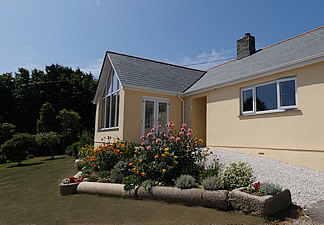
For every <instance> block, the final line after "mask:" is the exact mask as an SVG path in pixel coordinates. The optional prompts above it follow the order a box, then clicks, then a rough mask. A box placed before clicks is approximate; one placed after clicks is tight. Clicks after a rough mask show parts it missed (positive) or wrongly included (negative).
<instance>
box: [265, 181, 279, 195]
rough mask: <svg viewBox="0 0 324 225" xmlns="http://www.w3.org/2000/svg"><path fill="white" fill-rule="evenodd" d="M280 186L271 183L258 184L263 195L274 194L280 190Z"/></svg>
mask: <svg viewBox="0 0 324 225" xmlns="http://www.w3.org/2000/svg"><path fill="white" fill-rule="evenodd" d="M281 189H282V187H280V186H279V185H278V184H273V183H262V184H261V185H260V192H261V193H263V194H265V195H276V194H278V193H280V192H281Z"/></svg>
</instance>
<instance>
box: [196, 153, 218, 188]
mask: <svg viewBox="0 0 324 225" xmlns="http://www.w3.org/2000/svg"><path fill="white" fill-rule="evenodd" d="M208 151H209V147H207V152H208ZM209 153H210V155H209V157H208V158H205V159H204V160H203V162H202V168H201V170H200V173H199V180H198V182H199V183H201V182H202V180H204V179H205V178H206V177H213V176H218V175H219V172H220V169H221V165H220V163H219V158H218V157H217V155H214V154H213V152H209Z"/></svg>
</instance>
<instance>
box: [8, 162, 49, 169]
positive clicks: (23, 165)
mask: <svg viewBox="0 0 324 225" xmlns="http://www.w3.org/2000/svg"><path fill="white" fill-rule="evenodd" d="M39 164H43V163H42V162H37V163H28V164H23V163H21V164H16V165H13V166H8V167H7V168H15V167H26V166H35V165H39Z"/></svg>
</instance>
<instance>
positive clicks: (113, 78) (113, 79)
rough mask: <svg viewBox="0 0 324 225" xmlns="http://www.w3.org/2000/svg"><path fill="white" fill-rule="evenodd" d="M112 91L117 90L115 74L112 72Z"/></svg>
mask: <svg viewBox="0 0 324 225" xmlns="http://www.w3.org/2000/svg"><path fill="white" fill-rule="evenodd" d="M112 81H113V82H112V83H113V84H112V91H113V92H114V91H116V90H117V78H116V75H115V72H113V76H112Z"/></svg>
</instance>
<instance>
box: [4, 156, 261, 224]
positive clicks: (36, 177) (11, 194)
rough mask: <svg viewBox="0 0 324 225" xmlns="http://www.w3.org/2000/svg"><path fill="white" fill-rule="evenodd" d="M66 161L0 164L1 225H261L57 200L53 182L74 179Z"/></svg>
mask: <svg viewBox="0 0 324 225" xmlns="http://www.w3.org/2000/svg"><path fill="white" fill-rule="evenodd" d="M73 161H74V159H73V158H72V157H68V156H56V159H55V160H48V157H40V158H34V159H30V160H26V161H24V162H23V166H21V167H17V166H15V165H16V163H12V164H4V165H0V225H2V224H46V225H47V224H48V225H50V224H263V219H262V218H257V217H253V216H248V215H244V214H243V213H240V212H222V211H217V210H215V209H208V208H203V207H188V206H184V205H177V204H167V203H163V202H156V201H139V200H137V201H136V200H131V199H121V198H107V197H99V196H91V195H69V196H61V195H60V193H59V187H58V185H59V183H60V182H61V180H62V179H63V178H65V177H69V176H72V175H74V174H75V172H76V169H75V168H74V167H73Z"/></svg>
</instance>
